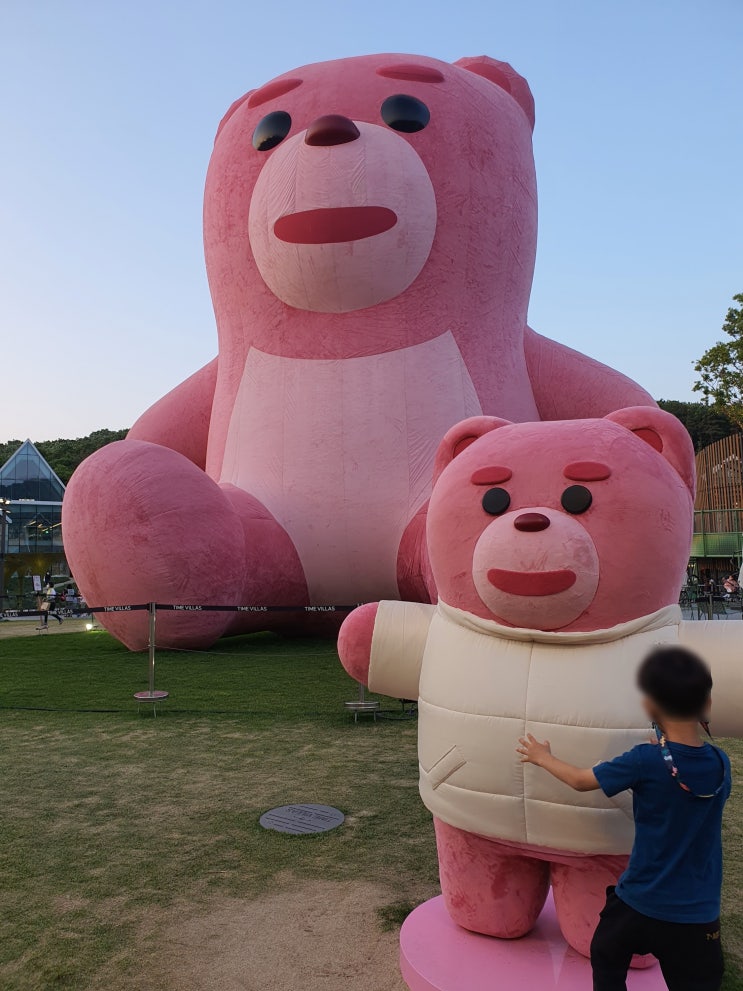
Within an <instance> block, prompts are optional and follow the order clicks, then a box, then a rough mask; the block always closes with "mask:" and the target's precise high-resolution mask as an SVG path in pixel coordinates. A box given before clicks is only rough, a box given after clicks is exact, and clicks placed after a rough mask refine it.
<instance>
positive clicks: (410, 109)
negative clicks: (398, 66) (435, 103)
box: [380, 93, 431, 134]
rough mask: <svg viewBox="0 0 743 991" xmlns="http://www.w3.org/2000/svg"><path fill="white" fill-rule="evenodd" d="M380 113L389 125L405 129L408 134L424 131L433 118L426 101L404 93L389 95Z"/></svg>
mask: <svg viewBox="0 0 743 991" xmlns="http://www.w3.org/2000/svg"><path fill="white" fill-rule="evenodd" d="M380 113H381V114H382V120H383V121H384V122H385V124H386V125H387V126H388V127H391V128H392V129H393V130H395V131H405V133H406V134H412V133H413V132H414V131H422V130H423V128H424V127H425V126H426V124H428V122H429V120H430V119H431V114H430V111H429V109H428V107H427V106H426V105H425V103H422V102H421V101H420V100H416V98H415V97H414V96H405V95H404V94H403V93H397V94H396V95H395V96H388V97H387V99H386V100H385V101H384V103H383V104H382V106H381V109H380Z"/></svg>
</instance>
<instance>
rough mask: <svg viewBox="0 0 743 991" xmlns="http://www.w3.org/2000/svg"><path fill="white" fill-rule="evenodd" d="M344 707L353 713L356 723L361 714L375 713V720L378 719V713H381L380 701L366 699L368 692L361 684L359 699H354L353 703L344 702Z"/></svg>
mask: <svg viewBox="0 0 743 991" xmlns="http://www.w3.org/2000/svg"><path fill="white" fill-rule="evenodd" d="M343 706H344V708H345V709H346V710H347V711H348V712H352V713H353V721H354V722H355V723H357V722H358V721H359V713H360V712H371V713H373V714H374V718H375V720H376V718H377V712H379V701H378V700H377V699H368V698H367V697H366V692H365V689H364V686H363V684H362V683H361V682H359V697H358V699H354V700H353V701H352V702H344V703H343Z"/></svg>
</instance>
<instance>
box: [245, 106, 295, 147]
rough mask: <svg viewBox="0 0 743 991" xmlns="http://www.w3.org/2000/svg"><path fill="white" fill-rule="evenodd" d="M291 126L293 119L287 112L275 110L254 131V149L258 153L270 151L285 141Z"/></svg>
mask: <svg viewBox="0 0 743 991" xmlns="http://www.w3.org/2000/svg"><path fill="white" fill-rule="evenodd" d="M291 126H292V119H291V117H290V116H289V114H288V113H287V112H286V111H285V110H274V112H273V113H272V114H267V115H266V116H265V117H264V118H263V120H262V121H260V122H259V124H258V126H257V127H256V129H255V130H254V131H253V147H254V148H255V150H256V151H270V150H271V148H275V147H276V145H277V144H280V143H281V142H282V141H283V140H284V138H285V137H286V136H287V134H288V133H289V131H290V130H291Z"/></svg>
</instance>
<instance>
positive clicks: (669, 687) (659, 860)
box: [518, 646, 731, 991]
mask: <svg viewBox="0 0 743 991" xmlns="http://www.w3.org/2000/svg"><path fill="white" fill-rule="evenodd" d="M637 683H638V687H639V688H640V691H641V692H642V695H643V706H644V708H645V711H646V712H647V714H648V716H649V717H650V719H651V720H652V722H653V726H654V728H655V732H656V735H657V740H658V742H657V745H655V744H652V743H643V744H640V745H639V746H637V747H634V748H633V749H632V750H629V751H628V752H627V753H625V754H622V755H621V756H620V757H616V758H615V759H614V760H610V761H605V762H604V763H601V764H597V765H596V767H594V768H578V767H574V766H573V765H572V764H567V763H566V762H565V761H562V760H559V759H558V758H557V757H555V756H553V754H552V752H551V750H550V745H549V742H544V743H540V742H539V741H538V740H536V739H535V738H534V737H533V736H532V735H531V734H529V735H528V736H527V737H526V738H524V739H521V740H520V744H521V746H520V747H519V748H518V752H519V753H520V754H521V755H522V760H523V761H524V762H528V763H531V764H536V765H537V766H539V767H542V768H544V770H545V771H548V772H549V773H550V774H552V775H553V776H554V777H556V778H558V779H559V780H560V781H563V782H565V784H567V785H569V786H570V787H571V788H575V789H576V791H593V790H595V789H598V788H600V789H601V790H602V791H603V792H604V794H605V795H607V796H608V797H609V798H611V797H612V796H613V795H616V794H618V793H619V792H620V791H625V790H626V789H632V804H633V810H634V819H635V842H634V846H633V848H632V854H631V856H630V860H629V864H628V865H627V869H626V871H625V872H624V873H623V874H622V876H621V877H620V878H619V881H618V882H617V885H616V888H608V889H607V898H606V906H605V907H604V909H603V911H602V912H601V917H600V920H599V924H598V927H597V928H596V932H595V934H594V937H593V942H592V943H591V965H592V967H593V987H594V991H626V987H627V985H626V980H627V970H628V968H629V965H630V960H631V959H632V956H633V955H634V954H636V953H639V954H644V953H652V954H654V955H655V956H656V957H657V958H658V961H659V962H660V966H661V970H662V972H663V978H664V980H665V982H666V984H667V985H668V988H669V991H718V989H719V987H720V983H721V981H722V973H723V960H722V950H721V947H720V920H719V916H720V888H721V885H722V810H723V806H724V805H725V802H726V800H727V798H728V797H729V795H730V788H731V778H730V761H729V760H728V757H727V754H725V753H724V752H723V751H722V750H719V749H718V748H717V747H714V746H711V745H710V744H709V743H706V742H704V741H702V740H701V739H700V737H699V732H698V726H699V723H700V722H701V724H702V726H704V728H705V730H707V723H706V721H705V720H706V718H707V716H708V713H709V706H710V693H711V690H712V677H711V675H710V673H709V669H708V668H707V666H706V665H705V664H704V662H703V661H701V660H700V659H699V658H698V657H697V656H696V655H695V654H692V653H691V652H690V651H688V650H685V649H683V648H682V647H673V646H669V647H658V648H657V649H655V650H654V651H653V652H652V653H651V654H650V655H649V656H648V657H647V658H646V659H645V660H644V662H643V663H642V665H641V666H640V668H639V671H638V674H637Z"/></svg>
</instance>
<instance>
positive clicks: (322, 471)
mask: <svg viewBox="0 0 743 991" xmlns="http://www.w3.org/2000/svg"><path fill="white" fill-rule="evenodd" d="M533 122H534V104H533V100H532V96H531V93H530V91H529V87H528V85H527V83H526V81H525V80H524V79H522V78H521V76H519V75H518V74H517V73H516V72H514V70H513V69H512V68H511V67H510V66H509V65H508V64H506V63H504V62H496V61H494V60H493V59H490V58H486V57H484V56H483V57H480V58H466V59H462V60H460V61H459V62H458V63H456V64H455V65H449V64H447V63H444V62H439V61H437V60H435V59H431V58H424V57H418V56H408V55H374V56H365V57H362V58H352V59H343V60H340V61H336V62H326V63H321V64H317V65H308V66H304V67H303V68H301V69H296V70H293V71H292V72H289V73H287V74H286V75H284V76H280V77H278V78H277V79H274V80H272V81H271V82H269V83H267V84H265V85H264V86H261V87H260V89H257V90H254V91H251V92H250V93H248V94H246V95H245V96H244V97H242V98H241V99H240V100H238V101H237V102H236V103H234V104H233V105H232V107H231V108H230V110H229V111H228V113H227V115H226V116H225V118H224V119H223V121H222V123H221V124H220V127H219V130H218V132H217V137H216V141H215V145H214V151H213V154H212V158H211V162H210V165H209V171H208V175H207V180H206V193H205V203H204V242H205V252H206V264H207V270H208V275H209V283H210V287H211V292H212V298H213V302H214V309H215V313H216V318H217V326H218V331H219V355H218V357H217V358H215V359H214V361H212V362H211V363H210V364H208V365H207V366H205V367H204V368H202V369H201V371H199V372H196V374H195V375H193V376H191V378H189V379H187V380H186V381H185V382H184V383H182V384H181V385H180V386H178V387H177V388H176V389H174V390H173V391H172V392H171V393H169V394H168V395H167V396H165V397H164V398H163V399H161V400H160V401H159V402H158V403H156V404H155V405H154V406H153V407H152V408H151V409H150V410H148V411H147V412H146V413H145V414H144V415H143V416H142V417H141V418H140V419H139V420H138V421H137V423H136V424H135V425H134V427H133V428H132V430H131V431H130V433H129V436H128V438H127V439H126V440H125V441H120V442H118V443H115V444H111V445H110V446H108V447H106V448H104V449H103V450H102V451H100V452H98V453H97V454H95V455H93V456H92V457H91V458H89V459H88V460H87V461H86V462H85V463H84V464H83V465H82V466H81V467H80V468H79V469H78V471H77V472H76V473H75V475H74V476H73V478H72V480H71V482H70V485H69V487H68V490H67V495H66V499H65V505H64V510H63V525H64V535H65V547H66V551H67V554H68V558H69V562H70V564H71V566H72V570H73V573H74V574H75V576H76V578H77V580H78V582H79V584H80V587H81V589H82V590H83V592H84V594H85V596H86V599H87V600H88V602H90V603H94V604H97V605H106V604H108V605H113V604H129V603H136V602H144V601H150V600H157V601H161V602H163V601H166V602H167V601H170V602H178V603H190V604H196V603H201V604H209V603H211V604H215V603H216V604H225V603H227V604H238V603H242V604H262V605H269V604H270V605H279V606H280V605H286V606H301V605H306V604H329V603H339V602H341V603H344V602H346V603H347V602H349V601H350V602H362V601H367V600H371V599H378V598H380V597H385V596H386V597H391V598H392V597H398V596H400V595H403V596H407V597H411V598H418V599H427V598H428V597H429V595H430V589H429V585H430V581H429V577H430V576H429V575H428V571H427V565H426V562H425V558H424V555H423V552H422V548H423V539H422V537H423V527H424V515H425V507H426V502H427V499H428V496H429V492H430V479H431V469H432V465H433V458H434V455H435V451H436V447H437V445H438V443H439V441H440V439H441V437H442V436H443V434H444V433H445V432H446V430H447V429H448V428H449V427H450V426H451V425H452V424H453V423H456V422H457V421H458V420H461V419H462V418H464V417H467V416H472V415H476V414H480V413H486V414H491V415H499V416H505V417H508V418H509V419H511V420H518V421H522V420H539V419H557V418H566V417H591V416H602V415H603V414H605V413H607V412H609V411H610V410H612V409H616V408H618V407H622V406H627V405H630V404H645V403H647V404H650V403H652V400H651V398H650V397H649V396H648V395H647V393H645V392H644V391H643V390H642V389H641V388H640V387H639V386H637V385H635V384H634V383H633V382H631V381H630V380H629V379H627V378H625V377H624V376H623V375H620V374H619V373H617V372H615V371H613V370H611V369H610V368H607V367H605V366H604V365H601V364H598V363H597V362H595V361H592V360H591V359H589V358H586V357H584V356H583V355H581V354H578V353H576V352H575V351H571V350H570V349H568V348H566V347H563V346H562V345H560V344H556V343H555V342H553V341H550V340H547V339H546V338H544V337H540V336H539V335H538V334H536V333H534V332H533V331H532V330H530V329H529V328H528V327H527V326H526V314H527V307H528V303H529V291H530V286H531V280H532V272H533V268H534V255H535V248H536V232H537V196H536V183H535V177H534V162H533V156H532V145H531V130H532V125H533ZM289 618H290V617H288V615H287V614H283V613H279V614H276V613H269V614H261V615H253V614H251V615H245V614H241V615H240V616H239V617H238V618H237V619H235V618H234V616H233V617H231V616H230V615H229V614H225V613H210V614H206V613H203V614H194V615H188V616H185V615H183V614H179V615H178V616H173V615H169V616H167V615H165V616H163V617H162V618H161V619H160V621H159V627H158V629H159V634H158V639H159V641H160V642H162V643H163V644H173V645H182V646H183V645H207V644H209V643H211V642H212V641H213V640H214V639H215V638H217V637H218V636H220V635H221V634H223V633H225V632H233V631H238V630H246V629H255V628H267V627H271V626H272V625H277V624H279V623H280V622H287V621H288V619H289ZM103 622H104V623H105V624H106V625H107V627H108V628H109V629H110V631H111V632H112V633H114V634H115V635H116V636H117V637H119V638H120V639H121V640H123V641H124V643H126V644H127V645H128V646H130V647H132V648H139V647H142V646H143V645H144V644H145V642H146V629H145V626H146V622H145V617H144V616H143V615H142V614H129V615H122V614H117V615H107V616H105V617H104V618H103Z"/></svg>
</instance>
